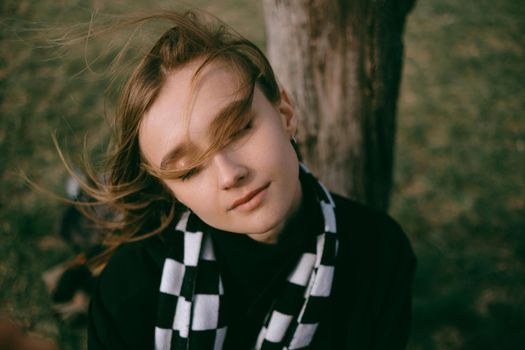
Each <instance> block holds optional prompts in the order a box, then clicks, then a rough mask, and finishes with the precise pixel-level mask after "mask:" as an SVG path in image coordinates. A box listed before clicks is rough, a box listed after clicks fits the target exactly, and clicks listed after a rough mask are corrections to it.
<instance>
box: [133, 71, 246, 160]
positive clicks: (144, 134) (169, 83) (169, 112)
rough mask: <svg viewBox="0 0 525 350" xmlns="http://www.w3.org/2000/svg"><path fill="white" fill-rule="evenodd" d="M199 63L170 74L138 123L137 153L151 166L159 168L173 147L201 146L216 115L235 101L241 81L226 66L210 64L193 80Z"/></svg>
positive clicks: (237, 75)
mask: <svg viewBox="0 0 525 350" xmlns="http://www.w3.org/2000/svg"><path fill="white" fill-rule="evenodd" d="M201 63H202V62H200V61H195V62H191V63H189V64H188V65H185V66H184V67H182V68H181V69H178V70H177V71H174V72H172V73H170V74H169V75H168V77H167V79H166V82H165V84H164V86H163V87H162V89H161V91H160V94H159V96H158V97H157V99H156V100H155V102H154V103H153V104H152V106H151V108H150V109H149V110H148V112H147V113H146V114H145V115H144V117H143V119H142V121H141V123H140V126H139V145H140V149H141V152H142V154H143V156H144V157H145V158H146V160H147V161H148V162H149V163H151V164H152V165H154V166H160V163H161V160H162V157H163V156H164V155H165V154H166V153H168V152H169V151H170V150H172V149H173V147H174V146H175V145H180V144H182V143H184V142H192V143H194V144H196V145H201V146H202V145H203V142H204V141H205V140H206V138H207V136H208V127H209V125H210V124H211V122H212V121H213V118H214V116H215V115H216V113H217V111H219V110H221V109H222V108H223V107H225V106H227V105H228V104H229V103H231V102H232V101H233V100H234V99H236V98H237V93H238V91H239V87H240V84H241V78H240V76H239V74H238V73H236V72H235V71H234V70H233V69H232V67H231V66H230V65H228V64H226V63H222V62H212V63H210V64H208V65H206V66H205V67H204V68H203V70H202V71H201V72H200V73H199V75H198V76H197V77H196V78H194V77H195V72H196V71H197V69H198V68H199V67H200V64H201Z"/></svg>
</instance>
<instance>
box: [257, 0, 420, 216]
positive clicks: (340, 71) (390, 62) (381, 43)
mask: <svg viewBox="0 0 525 350" xmlns="http://www.w3.org/2000/svg"><path fill="white" fill-rule="evenodd" d="M414 3H415V0H308V1H307V0H263V5H264V12H265V21H266V34H267V42H268V56H269V59H270V61H271V63H272V65H273V68H274V69H275V72H276V74H277V76H278V78H279V80H280V82H281V83H282V85H283V86H284V87H285V88H286V89H287V90H288V91H289V92H290V93H291V95H292V96H293V99H294V101H295V107H296V112H297V113H298V115H299V118H300V128H299V132H298V141H299V147H300V150H301V153H302V155H303V157H304V162H305V163H306V165H307V166H308V167H309V168H311V169H312V171H313V172H314V174H316V175H317V176H318V177H319V178H320V179H321V180H322V181H323V182H324V183H325V184H326V185H327V187H328V188H330V189H331V190H333V191H335V192H338V193H341V194H344V195H347V196H349V197H353V198H355V199H357V200H359V201H362V202H365V203H367V204H369V205H371V206H374V207H376V208H379V209H383V210H387V209H388V203H389V197H390V191H391V185H392V168H393V154H394V137H395V116H396V103H397V98H398V95H399V84H400V77H401V69H402V59H403V41H402V35H403V31H404V24H405V18H406V15H407V14H408V13H409V11H410V10H411V9H412V7H413V5H414Z"/></svg>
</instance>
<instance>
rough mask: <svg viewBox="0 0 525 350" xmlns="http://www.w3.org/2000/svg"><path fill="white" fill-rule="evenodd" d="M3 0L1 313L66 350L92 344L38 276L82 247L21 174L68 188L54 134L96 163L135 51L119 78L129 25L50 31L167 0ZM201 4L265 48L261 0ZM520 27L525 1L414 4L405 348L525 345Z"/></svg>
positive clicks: (400, 178)
mask: <svg viewBox="0 0 525 350" xmlns="http://www.w3.org/2000/svg"><path fill="white" fill-rule="evenodd" d="M0 6H1V20H0V21H1V22H0V25H1V27H0V28H1V34H0V38H1V46H0V106H1V107H0V113H1V114H0V181H1V183H0V185H1V187H0V313H3V314H5V315H8V316H9V317H11V318H14V319H16V320H17V321H18V322H20V323H21V324H23V326H24V327H25V329H27V330H29V331H32V332H36V333H39V334H42V335H43V336H46V337H50V338H52V339H54V340H55V341H56V342H57V343H59V344H60V347H61V349H83V348H85V328H84V327H82V326H81V325H80V326H79V325H78V324H76V325H75V324H72V323H64V322H61V321H59V320H58V319H57V317H56V316H55V314H54V310H53V309H52V308H51V302H50V299H49V296H48V293H47V292H46V288H45V285H44V283H43V281H42V274H43V272H44V271H46V270H48V269H50V268H51V267H53V266H55V265H57V264H59V263H60V262H63V261H65V260H67V259H71V258H72V257H74V256H75V254H76V252H75V251H74V249H73V248H72V247H71V246H70V245H68V244H65V243H64V242H63V241H62V240H61V239H60V238H59V234H58V231H59V226H60V218H61V216H62V215H63V212H64V210H65V206H64V204H62V203H60V202H59V201H56V200H54V199H53V198H52V197H50V196H49V195H46V194H44V193H42V192H38V191H35V190H34V189H32V188H30V187H29V186H28V185H27V183H26V182H25V181H24V180H23V179H22V178H21V176H20V175H19V169H22V170H24V171H25V172H26V173H27V174H28V175H29V176H30V177H31V178H32V179H33V180H35V181H36V182H37V183H39V184H40V185H42V186H43V187H45V188H47V189H50V190H51V191H53V192H55V193H58V194H61V195H64V196H65V195H66V183H67V178H68V177H67V173H66V171H65V169H64V166H63V165H62V164H61V162H60V159H59V156H58V154H57V151H56V150H55V148H54V146H53V142H52V137H51V135H53V134H54V133H56V135H57V138H58V141H59V143H60V144H61V145H62V147H63V148H64V149H65V150H66V153H67V154H69V155H70V156H71V158H72V160H73V162H75V160H77V159H78V155H79V154H80V153H81V150H82V147H83V144H84V141H85V140H87V141H88V142H87V145H88V146H87V147H88V150H89V151H90V153H92V154H93V155H94V156H95V159H99V157H97V155H98V154H101V151H102V150H103V149H104V147H105V143H106V141H107V138H108V136H109V131H108V121H107V117H110V116H111V112H112V110H113V107H114V101H115V100H114V93H113V92H111V91H107V87H108V85H109V83H110V78H111V76H114V77H116V78H115V82H114V84H113V86H114V87H118V85H119V83H120V82H121V78H122V76H123V74H125V72H126V69H127V66H126V64H125V62H127V61H126V59H127V58H133V55H134V54H135V53H137V52H140V46H141V45H137V46H138V47H137V48H136V50H135V48H132V49H130V50H129V52H128V54H127V56H126V58H125V59H124V60H123V62H124V63H123V64H121V65H119V67H118V68H119V70H117V71H115V72H113V71H108V68H107V67H108V66H109V61H110V60H111V58H112V55H113V56H114V53H115V52H116V51H115V50H116V48H119V47H122V45H124V44H125V42H126V39H127V38H128V36H127V34H126V33H122V34H119V35H121V36H118V35H115V36H113V39H112V41H111V42H108V41H107V40H97V39H95V40H93V41H90V42H89V43H88V44H87V45H86V42H85V41H81V42H78V43H72V45H59V46H56V45H52V43H50V42H49V41H48V40H46V39H49V38H58V37H59V36H60V35H63V34H64V33H66V32H67V31H69V30H72V31H73V32H75V31H76V30H77V29H78V30H80V31H82V30H86V29H87V27H86V26H82V25H80V26H79V27H78V28H77V27H76V24H78V23H87V22H89V21H90V18H91V16H92V14H93V13H94V12H93V11H100V14H99V15H98V16H99V17H102V18H104V15H103V13H113V14H123V11H124V10H125V11H126V13H128V12H133V11H134V10H148V9H151V8H154V7H155V6H159V7H161V6H164V7H165V6H166V1H159V0H148V1H119V0H114V1H104V0H92V1H80V0H76V1H75V0H60V1H50V0H41V1H28V0H18V1H14V0H4V1H3V2H2V4H1V5H0ZM174 6H175V5H174ZM191 6H194V7H197V8H202V9H205V10H207V11H209V12H211V13H213V14H215V15H216V16H218V17H219V18H221V19H222V20H224V21H225V22H226V23H228V24H230V25H231V26H233V27H234V28H236V29H237V30H238V31H239V32H240V33H242V34H244V35H245V36H247V37H248V38H250V39H252V40H253V41H254V42H255V43H256V44H258V45H259V46H260V47H261V48H264V46H265V34H264V33H265V30H264V20H263V11H262V4H261V2H260V1H257V0H250V1H241V0H221V1H217V0H216V1H204V0H202V1H200V0H199V1H192V2H191ZM105 18H106V19H107V18H109V17H105ZM44 28H46V29H44ZM50 29H51V30H50ZM128 34H129V33H128ZM146 34H147V33H146ZM524 34H525V3H523V2H521V1H516V0H500V1H489V0H478V1H476V2H470V1H453V0H426V1H419V2H418V3H417V5H416V8H415V10H414V11H413V12H412V14H411V15H409V17H408V24H407V31H406V35H405V45H406V51H405V57H406V58H405V67H404V71H403V81H402V86H401V96H400V101H399V112H398V119H397V120H398V121H397V142H396V153H395V154H396V156H395V165H394V169H395V177H394V180H395V183H394V192H393V197H392V205H391V209H390V214H391V215H392V216H393V217H394V218H396V219H397V220H398V221H399V222H400V223H401V225H402V226H403V227H404V229H405V231H406V232H407V234H408V235H409V237H410V239H411V241H412V243H413V246H414V249H415V251H416V254H417V256H418V270H417V275H416V278H415V281H414V301H413V305H414V320H413V331H412V337H411V341H410V344H409V349H411V350H416V349H517V348H525V333H524V332H523V326H524V325H525V115H524V114H525V83H524V82H525V35H524ZM145 37H147V36H145ZM108 44H110V45H109V46H110V47H113V48H112V49H109V51H108V49H107V47H108ZM144 44H145V45H146V46H145V47H147V46H149V45H151V43H148V42H147V41H146V42H145V43H144ZM111 50H113V51H111ZM108 52H109V53H108ZM128 56H129V57H128Z"/></svg>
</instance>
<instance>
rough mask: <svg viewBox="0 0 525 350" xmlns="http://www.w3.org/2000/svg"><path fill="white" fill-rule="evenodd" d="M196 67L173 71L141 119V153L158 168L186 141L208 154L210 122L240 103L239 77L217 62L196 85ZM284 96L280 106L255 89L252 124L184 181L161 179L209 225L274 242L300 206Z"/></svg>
mask: <svg viewBox="0 0 525 350" xmlns="http://www.w3.org/2000/svg"><path fill="white" fill-rule="evenodd" d="M198 63H199V62H194V63H190V64H188V65H186V66H184V67H183V68H181V69H179V70H177V71H175V72H173V73H171V74H170V76H169V78H168V79H167V81H166V83H165V85H164V86H163V88H162V90H161V92H160V94H159V96H158V98H157V99H156V101H155V102H154V103H153V105H152V106H151V108H150V110H149V111H148V113H147V114H146V115H145V116H144V118H143V120H142V122H141V125H140V130H139V144H140V148H141V151H142V154H143V156H144V158H145V159H146V161H147V162H149V163H150V164H151V165H153V166H156V167H160V166H161V164H164V163H163V159H165V157H166V156H167V155H168V154H170V151H172V150H173V149H174V148H175V147H177V146H179V145H181V144H182V143H184V142H187V141H188V140H189V141H190V142H191V143H193V144H195V145H197V146H198V147H200V148H201V149H206V148H207V146H209V138H208V131H209V127H210V124H211V122H212V121H213V120H214V117H215V115H216V114H217V113H218V111H220V110H222V108H224V107H225V106H227V105H228V104H230V103H231V102H232V101H233V99H234V98H235V92H236V91H237V90H238V86H239V79H238V77H237V75H236V74H235V73H233V72H232V71H231V69H230V68H229V67H228V66H227V65H226V64H222V63H219V62H217V63H212V64H209V65H208V66H206V68H205V69H204V70H203V71H202V72H201V74H200V75H199V77H198V79H197V81H196V85H194V86H193V87H192V77H193V74H194V72H195V70H196V68H197V67H198ZM281 97H282V98H281V102H280V103H278V104H277V105H274V104H272V103H270V102H269V101H268V99H267V98H266V97H265V96H264V94H263V93H262V91H261V90H260V89H259V88H258V87H256V88H255V92H254V98H253V103H252V106H251V111H250V113H251V114H252V115H253V118H252V121H251V123H250V124H248V125H247V126H246V128H243V130H242V131H241V132H240V133H238V134H236V135H235V139H234V140H233V141H232V142H231V143H229V144H228V145H227V146H226V147H224V148H223V149H220V150H219V151H218V152H217V153H215V154H214V155H213V156H212V157H211V158H210V159H209V160H208V161H207V162H206V163H204V164H203V165H202V166H201V167H199V168H198V170H197V169H196V171H193V172H191V173H190V174H189V175H190V176H189V177H187V178H186V179H173V180H163V181H164V183H165V184H166V185H167V187H168V188H169V189H170V190H171V191H172V193H173V195H174V196H175V198H176V199H177V200H178V201H180V202H181V203H182V204H184V205H185V206H186V207H188V208H190V209H191V210H192V211H193V212H194V213H195V214H196V215H198V216H199V217H200V218H201V219H202V220H203V221H204V222H206V223H207V224H208V225H210V226H213V227H216V228H218V229H221V230H225V231H230V232H234V233H241V234H247V235H249V236H250V237H251V238H253V239H256V240H259V241H264V242H269V243H271V242H275V241H276V239H277V237H278V234H279V233H280V232H281V231H282V229H283V227H284V225H285V224H286V222H287V220H289V219H290V218H291V217H292V216H293V215H294V214H295V213H296V212H297V210H298V209H299V206H300V203H301V198H302V193H301V185H300V182H299V163H298V159H297V155H296V153H295V151H294V149H293V147H292V145H291V143H290V139H291V137H292V136H293V135H294V134H295V130H296V124H297V118H296V116H295V114H294V111H293V108H292V106H291V104H290V102H289V99H288V97H287V96H286V94H285V93H284V92H282V93H281ZM190 104H191V108H190V107H189V106H190ZM186 161H187V160H186ZM184 163H185V159H184V158H182V159H179V160H177V161H175V162H174V164H173V162H172V163H169V166H168V168H169V167H171V166H173V167H181V166H182V165H184Z"/></svg>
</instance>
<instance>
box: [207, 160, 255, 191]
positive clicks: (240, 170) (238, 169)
mask: <svg viewBox="0 0 525 350" xmlns="http://www.w3.org/2000/svg"><path fill="white" fill-rule="evenodd" d="M213 162H214V163H215V166H216V168H217V176H218V182H219V186H220V188H221V189H223V190H227V189H229V188H232V187H236V186H239V184H240V182H241V181H242V179H244V178H245V177H246V176H247V175H248V168H247V167H246V166H244V165H243V164H241V162H239V161H237V160H236V159H235V157H234V155H232V154H228V153H226V152H224V151H221V152H217V153H216V154H215V155H214V156H213Z"/></svg>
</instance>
